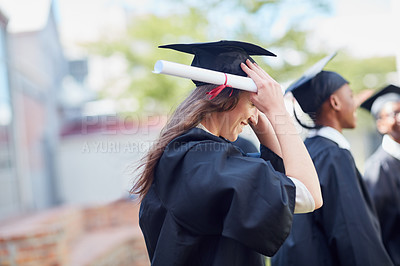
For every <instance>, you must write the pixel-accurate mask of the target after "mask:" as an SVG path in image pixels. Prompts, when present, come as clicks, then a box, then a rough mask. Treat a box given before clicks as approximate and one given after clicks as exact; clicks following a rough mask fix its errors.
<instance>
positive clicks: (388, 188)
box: [361, 85, 400, 265]
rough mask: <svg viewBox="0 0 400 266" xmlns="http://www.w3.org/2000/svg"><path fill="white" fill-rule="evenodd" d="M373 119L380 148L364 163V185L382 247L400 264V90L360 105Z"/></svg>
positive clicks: (383, 92) (384, 91) (393, 88)
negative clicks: (370, 199)
mask: <svg viewBox="0 0 400 266" xmlns="http://www.w3.org/2000/svg"><path fill="white" fill-rule="evenodd" d="M361 107H362V108H365V109H366V110H368V111H370V112H371V114H372V115H373V116H374V118H375V120H376V127H377V129H378V131H379V133H381V134H382V135H383V139H382V145H381V146H380V147H379V148H378V149H377V150H376V151H375V153H374V154H373V155H372V156H371V157H370V158H369V159H368V160H367V161H366V163H365V173H364V178H365V180H366V182H367V184H368V188H369V190H370V192H371V196H372V199H373V201H374V203H375V208H376V211H377V213H378V218H379V222H380V225H381V231H382V239H383V244H384V245H385V247H386V250H387V251H388V253H389V255H390V257H391V258H392V260H393V262H394V264H395V265H400V87H398V86H394V85H389V86H387V87H385V88H383V89H381V90H380V91H379V92H377V93H376V94H375V95H373V96H372V97H370V98H369V99H368V100H366V101H365V102H364V103H362V104H361Z"/></svg>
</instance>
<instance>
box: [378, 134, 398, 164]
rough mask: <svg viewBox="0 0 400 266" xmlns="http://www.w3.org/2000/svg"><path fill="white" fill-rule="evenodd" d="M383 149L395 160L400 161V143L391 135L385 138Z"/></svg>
mask: <svg viewBox="0 0 400 266" xmlns="http://www.w3.org/2000/svg"><path fill="white" fill-rule="evenodd" d="M382 148H383V150H384V151H386V152H387V153H389V154H390V155H392V156H393V157H394V158H396V159H397V160H400V143H398V142H396V141H394V140H393V139H392V138H391V137H390V136H389V135H384V136H383V139H382Z"/></svg>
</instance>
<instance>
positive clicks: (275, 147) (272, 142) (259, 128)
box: [250, 112, 282, 158]
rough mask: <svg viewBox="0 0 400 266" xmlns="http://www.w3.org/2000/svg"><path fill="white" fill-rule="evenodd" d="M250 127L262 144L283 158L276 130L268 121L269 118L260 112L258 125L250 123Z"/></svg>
mask: <svg viewBox="0 0 400 266" xmlns="http://www.w3.org/2000/svg"><path fill="white" fill-rule="evenodd" d="M250 126H251V128H252V129H253V131H254V133H255V134H256V136H257V138H258V140H259V141H260V143H261V144H262V145H264V146H265V147H268V148H269V149H270V150H271V151H273V152H274V153H276V154H277V155H278V156H279V157H281V158H282V150H281V146H280V145H279V142H278V138H277V137H276V135H275V131H274V128H273V127H272V125H271V123H270V122H269V121H268V119H267V117H266V116H265V115H264V114H263V113H261V112H260V113H259V115H258V121H257V124H255V123H250Z"/></svg>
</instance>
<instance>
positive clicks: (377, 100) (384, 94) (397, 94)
mask: <svg viewBox="0 0 400 266" xmlns="http://www.w3.org/2000/svg"><path fill="white" fill-rule="evenodd" d="M388 102H400V87H398V86H395V85H388V86H386V87H384V88H382V89H381V90H380V91H378V92H377V93H375V94H374V95H372V96H371V97H369V98H368V99H367V100H365V101H364V102H363V103H362V104H361V105H360V107H361V108H364V109H366V110H367V111H369V112H371V114H372V115H373V116H374V117H375V118H378V117H379V113H380V111H381V110H382V108H383V107H384V106H385V104H386V103H388Z"/></svg>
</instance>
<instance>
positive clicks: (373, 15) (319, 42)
mask: <svg viewBox="0 0 400 266" xmlns="http://www.w3.org/2000/svg"><path fill="white" fill-rule="evenodd" d="M50 2H51V0H35V1H32V0H0V8H4V7H10V9H14V11H17V12H14V13H15V14H16V15H15V16H13V15H12V16H11V17H10V23H9V30H10V31H17V32H18V31H19V30H23V29H24V28H25V30H26V29H34V28H35V27H40V25H42V24H43V23H44V22H45V19H43V18H44V14H45V13H46V7H45V6H48V5H49V3H50ZM287 2H289V3H291V4H290V5H288V7H287V8H285V9H283V10H281V11H280V12H279V13H278V14H277V17H278V19H277V20H276V22H277V23H275V24H274V26H273V27H272V28H270V29H267V31H268V32H269V34H271V35H274V36H275V37H279V35H280V34H281V35H282V34H283V32H284V31H285V30H286V28H287V26H288V25H289V24H290V20H291V19H292V18H293V17H295V16H296V15H298V13H301V11H302V9H303V10H304V9H305V8H307V7H306V6H302V5H301V4H299V3H302V2H303V1H296V0H287ZM163 3H164V2H163V1H162V0H158V1H157V0H54V10H55V13H56V20H57V22H58V25H59V34H60V37H61V42H62V44H63V46H64V48H65V55H66V56H67V58H69V59H76V58H82V57H85V56H87V54H86V51H85V49H84V48H82V47H81V44H82V43H87V42H95V41H97V40H100V39H102V38H113V37H116V36H118V35H120V34H123V32H124V30H125V29H126V26H127V25H126V24H127V21H128V16H132V15H133V16H141V15H144V14H148V13H156V14H159V15H162V14H168V13H169V12H171V10H170V9H171V8H175V9H174V10H175V11H176V7H170V6H167V5H163ZM332 3H333V12H331V13H330V14H315V15H313V16H310V17H307V19H306V20H305V21H302V26H303V27H304V28H306V29H308V30H310V31H311V32H312V34H311V35H310V39H309V45H310V46H311V47H312V49H315V50H324V51H323V52H325V53H329V52H331V51H333V50H336V51H337V50H346V52H348V53H350V54H351V55H352V56H358V57H371V56H386V55H396V54H398V55H399V56H398V58H400V51H399V50H400V48H399V47H400V34H398V29H396V28H397V27H395V25H400V15H398V14H400V0H332ZM22 7H23V8H22ZM232 12H233V11H231V12H228V13H220V15H221V21H222V22H223V23H225V24H226V27H227V31H228V27H229V26H232V25H233V24H234V23H235V19H236V20H237V19H246V18H240V17H239V18H236V17H235V15H234V14H235V13H232ZM14 13H13V12H11V14H14ZM232 14H233V15H232ZM267 16H268V15H267ZM249 23H250V22H249ZM225 24H224V25H225ZM254 27H259V25H258V24H255V25H254ZM396 49H397V50H396ZM293 58H295V57H293ZM399 60H400V59H399ZM116 61H118V60H116ZM111 63H112V64H114V66H115V67H113V68H112V70H113V71H114V72H116V73H118V72H120V71H121V70H122V69H123V68H124V66H123V65H121V64H119V65H118V62H108V63H107V64H108V65H106V67H108V66H109V64H111ZM399 64H400V61H399ZM89 67H91V66H89ZM104 67H105V66H104V64H103V66H102V65H101V64H97V63H96V64H92V67H91V70H92V71H93V72H95V73H97V74H95V75H92V78H91V83H92V87H95V88H96V87H99V86H100V84H101V82H102V80H101V77H102V76H105V75H104V73H105V71H106V70H105V69H104ZM108 68H109V67H108ZM109 69H110V68H109ZM108 71H110V70H108ZM112 74H113V73H111V74H110V75H112ZM99 76H100V78H99ZM93 77H94V78H93Z"/></svg>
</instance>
